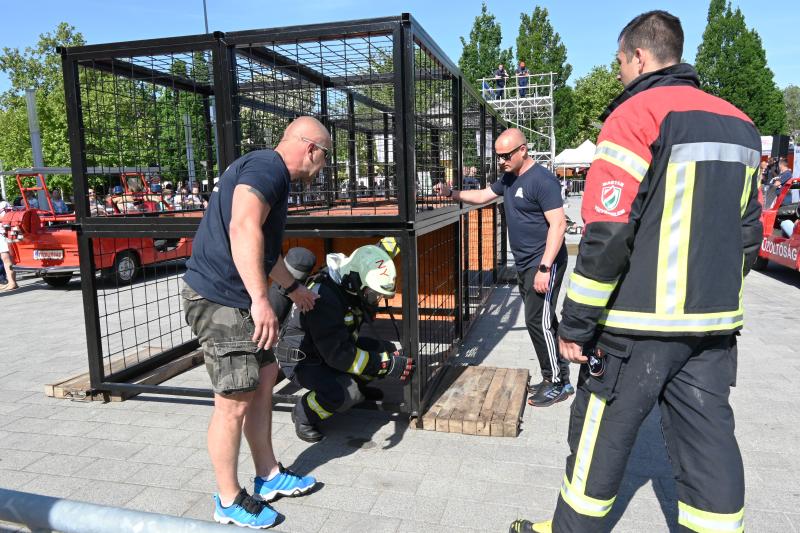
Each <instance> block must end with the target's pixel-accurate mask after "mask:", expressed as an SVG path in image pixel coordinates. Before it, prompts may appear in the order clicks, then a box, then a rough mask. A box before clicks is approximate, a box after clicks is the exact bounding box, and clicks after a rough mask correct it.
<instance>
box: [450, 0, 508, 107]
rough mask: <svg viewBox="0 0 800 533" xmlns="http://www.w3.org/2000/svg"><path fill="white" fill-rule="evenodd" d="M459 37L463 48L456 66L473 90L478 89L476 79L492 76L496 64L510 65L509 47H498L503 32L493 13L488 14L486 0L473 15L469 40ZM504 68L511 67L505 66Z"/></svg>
mask: <svg viewBox="0 0 800 533" xmlns="http://www.w3.org/2000/svg"><path fill="white" fill-rule="evenodd" d="M460 39H461V46H462V47H463V50H462V52H461V58H460V59H459V60H458V68H459V69H461V72H463V73H464V77H466V78H467V80H468V81H469V82H470V83H471V84H472V86H473V87H475V90H477V91H480V85H479V84H478V83H477V80H479V79H481V78H490V77H492V76H493V75H494V71H495V70H497V65H498V64H500V63H502V64H503V65H506V66H507V67H509V66H512V65H511V61H512V59H513V55H512V53H511V48H506V49H505V50H502V49H501V48H500V43H501V42H502V40H503V32H502V30H501V28H500V24H499V23H498V22H497V21H496V20H495V17H494V15H490V14H489V10H488V8H487V7H486V2H484V3H483V5H482V6H481V14H480V15H478V16H477V17H475V22H474V23H473V24H472V30H471V31H470V32H469V42H467V41H466V40H465V39H464V38H463V37H461V38H460ZM506 70H513V69H508V68H506Z"/></svg>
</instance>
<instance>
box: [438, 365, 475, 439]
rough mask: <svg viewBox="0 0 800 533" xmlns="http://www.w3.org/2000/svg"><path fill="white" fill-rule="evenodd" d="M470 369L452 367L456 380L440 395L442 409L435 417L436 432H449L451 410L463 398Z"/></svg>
mask: <svg viewBox="0 0 800 533" xmlns="http://www.w3.org/2000/svg"><path fill="white" fill-rule="evenodd" d="M469 368H470V367H465V366H457V367H453V369H454V370H457V374H455V375H456V379H455V380H453V381H452V383H451V384H450V386H449V387H447V390H446V391H445V393H444V394H442V398H441V399H442V400H443V402H442V408H441V409H440V410H439V412H438V413H437V415H436V431H442V432H444V433H447V432H448V431H450V415H451V414H452V413H453V410H454V409H455V408H456V407H457V406H458V403H459V402H460V401H461V397H462V396H463V389H464V381H465V379H466V377H467V376H469V374H468V371H469Z"/></svg>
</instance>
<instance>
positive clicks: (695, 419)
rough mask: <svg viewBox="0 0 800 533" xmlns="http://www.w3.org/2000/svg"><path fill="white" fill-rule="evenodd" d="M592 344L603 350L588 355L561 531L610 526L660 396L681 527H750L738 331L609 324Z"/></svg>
mask: <svg viewBox="0 0 800 533" xmlns="http://www.w3.org/2000/svg"><path fill="white" fill-rule="evenodd" d="M587 348H589V349H588V350H584V351H585V352H586V353H594V354H596V356H597V357H596V358H592V359H590V362H589V364H583V365H581V373H580V378H579V382H578V392H577V395H576V398H575V401H574V402H573V404H572V408H571V415H570V423H569V437H568V439H569V446H570V450H571V454H570V455H569V457H568V458H567V467H566V473H565V476H564V480H563V482H562V486H561V492H560V495H559V498H558V504H557V506H556V512H555V515H554V517H553V531H554V532H569V533H575V532H592V533H595V532H598V531H605V530H606V529H607V526H606V525H605V517H606V515H607V514H608V512H609V511H610V510H611V507H612V505H613V504H614V499H615V498H616V495H617V491H618V489H619V486H620V482H621V481H622V477H623V474H624V472H625V467H626V464H627V462H628V456H629V454H630V451H631V448H632V447H633V444H634V441H635V440H636V434H637V433H638V430H639V427H640V425H641V424H642V422H643V421H644V419H645V418H646V417H647V415H648V414H649V413H650V411H651V410H652V408H653V406H654V405H655V404H656V402H658V405H659V408H660V411H661V429H662V432H663V435H664V439H665V441H666V445H667V451H668V454H669V458H670V462H671V463H672V469H673V473H674V476H675V481H676V482H677V487H678V524H679V529H680V531H696V532H703V533H710V532H722V531H726V532H731V531H734V532H737V531H738V532H741V531H743V530H744V519H743V517H744V471H743V468H742V457H741V454H740V453H739V446H738V444H737V443H736V438H735V437H734V419H733V410H732V409H731V407H730V404H729V403H728V397H729V392H730V387H731V386H733V385H735V380H736V356H737V354H736V337H735V335H724V336H707V337H688V336H687V337H661V338H652V337H627V336H620V335H611V334H609V333H602V334H601V335H600V337H599V338H598V339H597V341H596V343H595V344H594V348H592V347H591V346H589V347H587ZM596 350H599V352H598V351H596ZM590 369H591V370H590Z"/></svg>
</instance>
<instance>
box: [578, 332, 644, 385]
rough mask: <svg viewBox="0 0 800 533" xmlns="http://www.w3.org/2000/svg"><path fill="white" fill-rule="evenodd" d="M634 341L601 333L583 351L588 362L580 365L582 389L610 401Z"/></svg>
mask: <svg viewBox="0 0 800 533" xmlns="http://www.w3.org/2000/svg"><path fill="white" fill-rule="evenodd" d="M633 343H634V341H633V340H632V339H627V338H624V337H618V336H612V335H610V334H608V333H602V334H601V335H600V337H599V338H598V339H597V341H596V342H595V343H594V344H593V345H590V346H587V347H586V348H585V349H584V355H586V356H587V357H588V358H589V361H588V362H586V363H584V364H583V365H581V381H582V382H583V383H582V385H583V387H584V388H585V389H586V390H587V391H589V392H591V393H594V394H595V395H596V396H598V397H600V398H603V399H605V400H606V401H611V400H613V399H614V396H615V395H616V390H617V385H618V384H619V382H620V380H621V378H622V374H623V372H624V370H625V365H626V363H627V360H628V358H629V357H630V355H631V350H632V348H633Z"/></svg>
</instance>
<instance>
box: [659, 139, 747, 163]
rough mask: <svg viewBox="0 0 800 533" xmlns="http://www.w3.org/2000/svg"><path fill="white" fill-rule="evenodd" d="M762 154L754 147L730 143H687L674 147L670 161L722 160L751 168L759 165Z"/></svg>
mask: <svg viewBox="0 0 800 533" xmlns="http://www.w3.org/2000/svg"><path fill="white" fill-rule="evenodd" d="M760 160H761V154H760V153H758V152H757V151H756V150H753V149H752V148H748V147H746V146H742V145H740V144H730V143H715V142H702V143H685V144H676V145H674V146H673V147H672V153H671V154H670V156H669V162H670V163H690V162H692V161H722V162H725V163H741V164H743V165H746V166H748V167H751V168H755V167H757V166H758V163H759V161H760Z"/></svg>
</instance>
